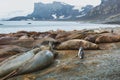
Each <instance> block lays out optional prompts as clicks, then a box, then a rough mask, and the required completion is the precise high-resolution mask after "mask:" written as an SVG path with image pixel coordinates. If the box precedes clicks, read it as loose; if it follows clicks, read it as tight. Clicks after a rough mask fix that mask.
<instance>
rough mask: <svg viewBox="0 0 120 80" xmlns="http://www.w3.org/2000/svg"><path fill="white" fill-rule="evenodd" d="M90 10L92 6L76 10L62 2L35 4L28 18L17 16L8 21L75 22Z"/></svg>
mask: <svg viewBox="0 0 120 80" xmlns="http://www.w3.org/2000/svg"><path fill="white" fill-rule="evenodd" d="M92 8H93V6H92V5H87V6H85V7H82V8H81V10H78V9H75V8H74V6H72V5H70V4H66V3H62V2H53V3H47V4H44V3H35V4H34V10H33V12H32V13H31V14H29V15H28V16H18V17H14V18H11V19H9V20H77V19H78V18H80V17H82V16H85V15H86V14H87V13H88V12H89V11H90V10H91V9H92Z"/></svg>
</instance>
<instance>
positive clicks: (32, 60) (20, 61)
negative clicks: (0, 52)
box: [0, 48, 54, 77]
mask: <svg viewBox="0 0 120 80" xmlns="http://www.w3.org/2000/svg"><path fill="white" fill-rule="evenodd" d="M53 59H54V55H53V53H52V52H51V51H49V50H43V51H40V49H39V48H35V49H33V50H31V51H28V52H26V53H24V54H22V55H15V56H12V57H10V58H9V59H7V60H5V61H3V62H2V63H0V77H4V76H6V75H9V74H11V73H13V74H12V75H18V74H23V73H29V72H33V71H35V70H38V69H43V68H45V67H46V66H48V65H50V64H51V63H52V62H53ZM14 71H15V72H14Z"/></svg>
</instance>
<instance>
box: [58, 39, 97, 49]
mask: <svg viewBox="0 0 120 80" xmlns="http://www.w3.org/2000/svg"><path fill="white" fill-rule="evenodd" d="M81 46H82V47H83V48H84V49H98V48H99V47H98V45H97V44H94V43H91V42H88V41H85V40H81V39H73V40H68V41H65V42H63V43H61V44H60V45H58V46H57V47H56V49H58V50H76V49H77V50H78V49H79V48H80V47H81Z"/></svg>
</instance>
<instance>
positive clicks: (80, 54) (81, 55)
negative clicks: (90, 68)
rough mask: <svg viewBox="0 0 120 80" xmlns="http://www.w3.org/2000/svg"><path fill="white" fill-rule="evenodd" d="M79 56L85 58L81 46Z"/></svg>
mask: <svg viewBox="0 0 120 80" xmlns="http://www.w3.org/2000/svg"><path fill="white" fill-rule="evenodd" d="M78 57H79V58H80V59H83V58H84V51H83V47H80V48H79V52H78Z"/></svg>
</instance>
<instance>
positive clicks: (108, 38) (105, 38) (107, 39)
mask: <svg viewBox="0 0 120 80" xmlns="http://www.w3.org/2000/svg"><path fill="white" fill-rule="evenodd" d="M119 41H120V35H117V34H115V35H114V34H107V35H101V36H99V37H98V38H97V39H96V40H95V43H112V42H119Z"/></svg>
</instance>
